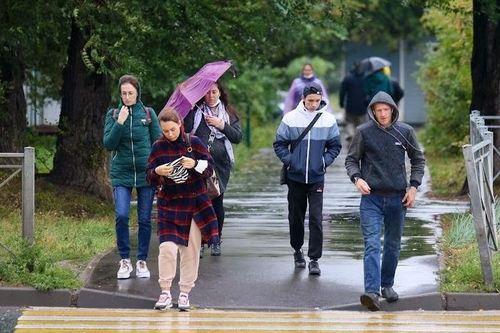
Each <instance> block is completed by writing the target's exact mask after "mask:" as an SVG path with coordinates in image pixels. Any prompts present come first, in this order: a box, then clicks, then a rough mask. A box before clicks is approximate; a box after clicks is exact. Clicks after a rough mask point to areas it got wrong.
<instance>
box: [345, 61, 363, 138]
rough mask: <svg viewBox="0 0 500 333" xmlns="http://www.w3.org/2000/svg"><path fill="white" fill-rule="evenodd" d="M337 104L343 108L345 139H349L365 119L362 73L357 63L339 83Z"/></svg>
mask: <svg viewBox="0 0 500 333" xmlns="http://www.w3.org/2000/svg"><path fill="white" fill-rule="evenodd" d="M339 105H340V107H341V108H343V109H344V110H345V121H346V139H347V140H348V141H350V140H351V139H352V136H353V135H354V131H355V129H356V127H358V126H359V125H361V124H362V123H364V122H365V121H366V119H367V117H366V103H365V92H364V90H363V73H362V72H361V71H360V66H359V63H355V64H353V67H352V69H351V70H350V71H349V73H348V74H347V75H346V76H345V78H344V79H343V80H342V83H341V84H340V93H339Z"/></svg>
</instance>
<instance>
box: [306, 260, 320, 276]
mask: <svg viewBox="0 0 500 333" xmlns="http://www.w3.org/2000/svg"><path fill="white" fill-rule="evenodd" d="M309 275H321V269H319V264H318V261H317V260H311V261H309Z"/></svg>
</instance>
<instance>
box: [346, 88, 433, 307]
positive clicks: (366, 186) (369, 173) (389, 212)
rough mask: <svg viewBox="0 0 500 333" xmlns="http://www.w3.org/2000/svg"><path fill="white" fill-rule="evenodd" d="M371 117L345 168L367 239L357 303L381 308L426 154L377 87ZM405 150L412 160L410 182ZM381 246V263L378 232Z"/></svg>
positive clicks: (392, 296)
mask: <svg viewBox="0 0 500 333" xmlns="http://www.w3.org/2000/svg"><path fill="white" fill-rule="evenodd" d="M367 111H368V116H369V117H370V120H369V121H368V122H366V123H364V124H363V125H361V126H359V127H358V129H357V132H356V134H355V135H354V138H353V139H352V143H351V145H350V147H349V152H348V154H347V157H346V160H345V166H346V169H347V174H348V176H349V177H350V179H351V181H352V182H353V183H354V184H355V186H356V188H357V189H358V191H359V192H360V193H361V194H362V197H361V204H360V222H361V229H362V232H363V240H364V244H365V251H364V259H363V262H364V287H365V293H364V294H363V295H361V297H360V301H361V304H363V305H364V306H366V307H367V308H368V309H370V310H372V311H377V310H379V309H380V303H379V295H382V297H383V298H385V299H386V300H387V301H388V302H394V301H397V300H398V294H397V293H396V292H395V291H394V289H393V288H392V286H393V284H394V275H395V273H396V267H397V265H398V260H399V252H400V248H401V236H402V234H403V225H404V219H405V215H406V209H407V208H409V207H412V206H413V204H414V202H415V196H416V193H417V188H418V186H419V185H420V184H421V182H422V177H423V175H424V168H425V159H424V155H423V152H422V151H421V150H420V149H419V146H418V142H417V139H416V136H415V131H414V130H413V128H412V127H411V126H409V125H407V124H404V123H402V122H398V116H399V111H398V108H397V106H396V103H394V100H393V99H392V97H391V96H390V95H389V94H387V93H385V92H383V91H381V92H378V93H377V94H376V95H375V96H374V97H373V98H372V100H371V102H370V104H369V106H368V110H367ZM405 155H408V157H409V158H410V163H411V174H410V184H409V186H408V182H407V176H406V166H405ZM382 226H383V227H384V252H383V256H382V266H381V265H380V252H381V251H380V236H381V231H382Z"/></svg>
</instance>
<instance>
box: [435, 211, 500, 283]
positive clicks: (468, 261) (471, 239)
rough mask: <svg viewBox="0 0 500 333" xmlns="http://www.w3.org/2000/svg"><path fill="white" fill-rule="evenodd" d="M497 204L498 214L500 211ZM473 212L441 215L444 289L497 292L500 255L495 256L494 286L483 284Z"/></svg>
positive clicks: (442, 278) (499, 276) (499, 279)
mask: <svg viewBox="0 0 500 333" xmlns="http://www.w3.org/2000/svg"><path fill="white" fill-rule="evenodd" d="M499 207H500V205H498V204H497V209H496V210H497V212H496V214H497V216H498V214H499V213H500V209H499ZM473 223H474V222H473V220H472V216H471V214H468V213H466V214H449V215H444V216H443V217H442V227H443V241H442V243H441V252H442V254H443V260H444V267H445V268H444V269H443V270H442V271H441V291H443V292H498V291H499V289H500V256H499V255H498V254H496V255H493V261H492V263H493V274H494V286H493V288H492V289H488V288H486V287H485V286H484V282H483V276H482V271H481V263H480V259H479V250H478V247H477V243H476V235H475V230H474V224H473Z"/></svg>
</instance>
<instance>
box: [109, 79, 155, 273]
mask: <svg viewBox="0 0 500 333" xmlns="http://www.w3.org/2000/svg"><path fill="white" fill-rule="evenodd" d="M119 89H120V97H121V102H120V103H119V105H118V108H117V109H111V110H109V111H108V112H107V114H106V125H105V128H104V146H105V147H106V149H107V150H110V151H112V152H113V154H112V160H111V183H112V185H113V196H114V200H115V216H116V224H115V229H116V244H117V247H118V252H119V253H120V257H121V260H120V268H119V270H118V273H117V278H118V279H128V278H129V277H130V273H131V272H132V271H133V266H132V264H131V262H130V239H129V212H130V201H131V194H132V189H133V188H134V187H135V189H136V192H137V221H138V225H139V232H138V245H137V263H136V277H139V278H149V277H150V273H149V270H148V267H147V265H146V259H147V256H148V250H149V240H150V238H151V209H152V205H153V197H154V188H153V187H151V186H150V185H149V184H148V183H147V181H146V166H147V162H148V157H149V153H150V152H151V146H152V145H153V143H154V142H155V141H156V140H157V139H158V138H159V137H160V135H161V130H160V125H159V123H158V118H157V116H156V113H155V112H154V110H153V109H152V108H148V107H145V106H144V104H143V103H142V101H141V99H140V97H141V95H140V94H141V90H140V86H139V81H138V80H137V78H136V77H134V76H132V75H124V76H122V77H121V78H120V80H119Z"/></svg>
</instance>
